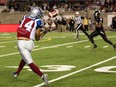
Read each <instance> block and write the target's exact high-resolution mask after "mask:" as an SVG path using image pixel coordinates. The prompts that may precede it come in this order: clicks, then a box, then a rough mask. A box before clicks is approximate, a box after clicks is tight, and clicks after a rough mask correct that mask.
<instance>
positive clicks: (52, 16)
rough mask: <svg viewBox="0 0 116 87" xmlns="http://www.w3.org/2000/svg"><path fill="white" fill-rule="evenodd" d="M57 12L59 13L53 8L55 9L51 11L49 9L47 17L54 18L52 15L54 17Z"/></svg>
mask: <svg viewBox="0 0 116 87" xmlns="http://www.w3.org/2000/svg"><path fill="white" fill-rule="evenodd" d="M58 14H59V12H58V10H57V9H55V10H53V11H51V12H49V13H48V17H50V18H54V17H56V16H57V15H58Z"/></svg>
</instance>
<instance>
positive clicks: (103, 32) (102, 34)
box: [100, 31, 116, 50]
mask: <svg viewBox="0 0 116 87" xmlns="http://www.w3.org/2000/svg"><path fill="white" fill-rule="evenodd" d="M100 36H101V37H102V38H103V40H104V41H105V42H107V43H109V44H110V45H112V46H113V48H114V50H116V44H113V43H112V42H111V41H110V40H109V39H108V38H107V36H106V34H105V31H101V33H100Z"/></svg>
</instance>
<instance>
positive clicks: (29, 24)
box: [20, 20, 34, 32]
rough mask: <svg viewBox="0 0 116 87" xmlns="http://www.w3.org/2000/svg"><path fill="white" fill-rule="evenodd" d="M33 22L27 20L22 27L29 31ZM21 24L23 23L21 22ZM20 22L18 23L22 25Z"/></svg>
mask: <svg viewBox="0 0 116 87" xmlns="http://www.w3.org/2000/svg"><path fill="white" fill-rule="evenodd" d="M33 22H34V21H32V20H31V21H29V22H27V23H26V24H25V25H24V27H25V28H26V30H27V31H29V32H30V31H31V29H32V25H33ZM22 24H23V23H22ZM22 24H21V25H20V27H22Z"/></svg>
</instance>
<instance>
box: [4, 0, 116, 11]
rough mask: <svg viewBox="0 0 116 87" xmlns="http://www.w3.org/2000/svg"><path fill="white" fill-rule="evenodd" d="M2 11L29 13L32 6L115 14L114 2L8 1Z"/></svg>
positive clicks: (104, 0)
mask: <svg viewBox="0 0 116 87" xmlns="http://www.w3.org/2000/svg"><path fill="white" fill-rule="evenodd" d="M8 1H9V2H7V7H8V8H5V9H4V10H3V11H10V10H11V9H13V10H14V11H20V12H29V11H30V9H31V8H32V7H34V6H40V7H41V8H42V9H43V10H44V11H47V10H50V9H51V8H57V9H59V8H60V9H62V10H63V11H79V10H86V9H96V8H97V9H98V8H99V9H101V10H102V11H104V12H116V0H66V1H65V0H64V1H63V0H59V1H57V0H8Z"/></svg>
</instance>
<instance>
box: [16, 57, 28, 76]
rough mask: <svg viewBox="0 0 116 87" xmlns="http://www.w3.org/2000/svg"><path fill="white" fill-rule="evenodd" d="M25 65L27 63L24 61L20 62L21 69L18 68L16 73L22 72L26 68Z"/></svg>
mask: <svg viewBox="0 0 116 87" xmlns="http://www.w3.org/2000/svg"><path fill="white" fill-rule="evenodd" d="M25 64H26V63H25V61H24V60H23V59H22V60H21V61H20V64H19V67H18V69H17V71H16V72H15V73H16V74H19V73H20V72H21V70H22V69H23V67H24V66H25Z"/></svg>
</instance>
